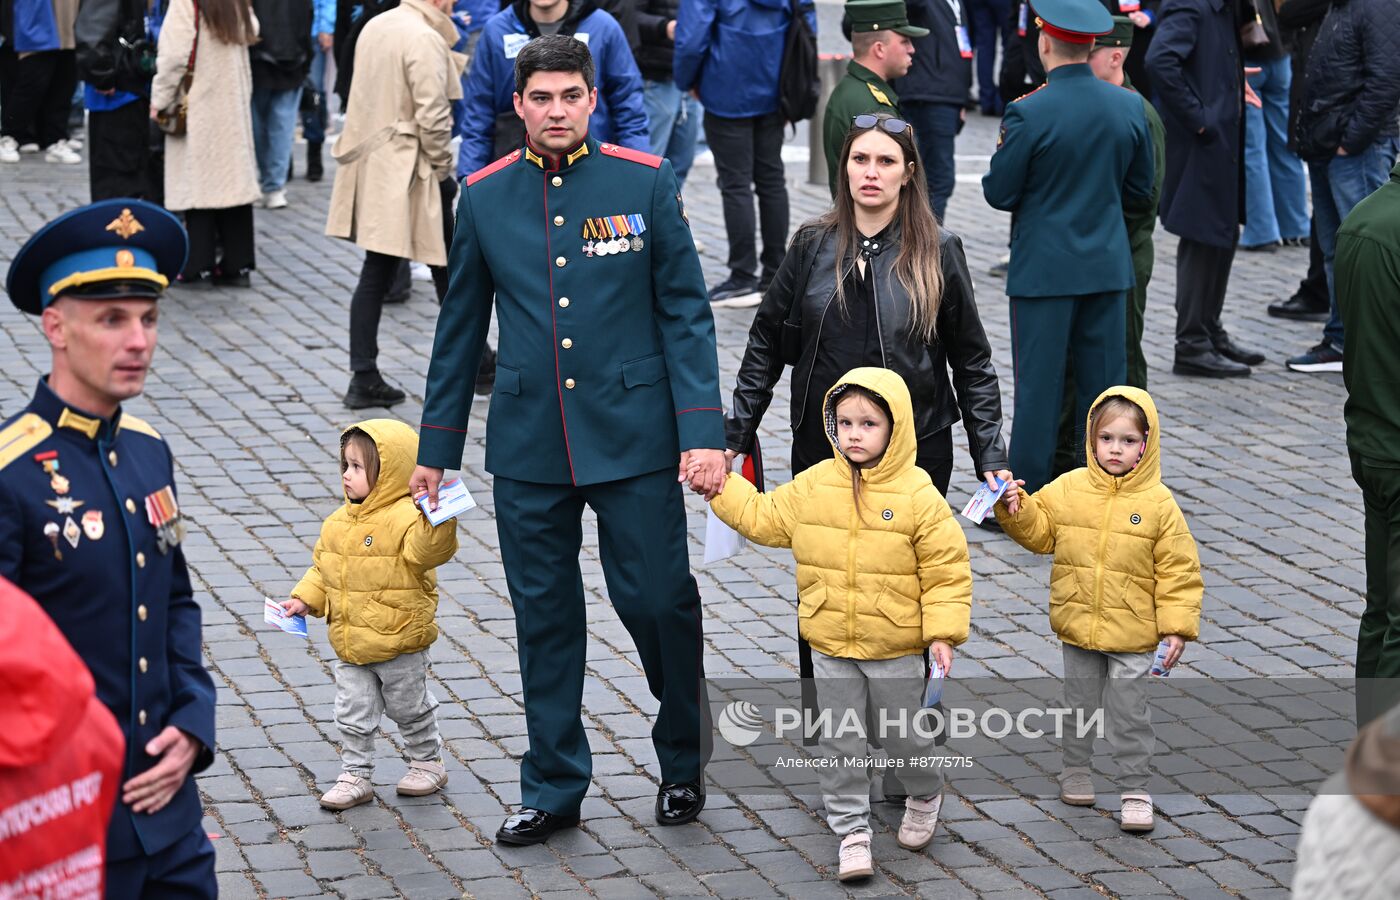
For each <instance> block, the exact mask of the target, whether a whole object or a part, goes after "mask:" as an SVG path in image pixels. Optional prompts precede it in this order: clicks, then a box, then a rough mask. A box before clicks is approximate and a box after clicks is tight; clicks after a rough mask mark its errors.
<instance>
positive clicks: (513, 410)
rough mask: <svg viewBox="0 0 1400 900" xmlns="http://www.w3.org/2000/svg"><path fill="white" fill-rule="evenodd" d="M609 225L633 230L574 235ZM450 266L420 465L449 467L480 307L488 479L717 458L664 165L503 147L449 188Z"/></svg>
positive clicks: (695, 282)
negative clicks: (492, 335)
mask: <svg viewBox="0 0 1400 900" xmlns="http://www.w3.org/2000/svg"><path fill="white" fill-rule="evenodd" d="M607 217H612V219H613V221H614V227H616V228H619V229H620V228H622V226H623V225H624V224H625V223H626V221H627V220H629V219H630V221H631V222H632V223H635V224H634V225H632V226H629V229H630V230H635V225H641V226H643V227H644V229H645V230H643V231H641V233H640V234H634V235H631V236H628V237H619V238H609V239H608V240H607V241H600V240H596V239H594V238H592V237H591V236H585V229H586V228H587V229H589V230H590V231H591V230H592V228H593V227H597V226H598V225H599V223H601V222H602V220H604V219H605V218H607ZM590 223H592V225H590ZM618 241H626V242H627V245H628V249H627V251H626V252H620V251H618V250H617V249H616V247H615V245H616V244H617V243H618ZM602 243H609V244H612V245H614V247H612V248H610V249H609V250H608V251H606V252H599V250H598V247H599V245H600V244H602ZM448 266H449V268H450V271H451V287H450V288H449V289H448V292H447V296H446V298H445V299H444V300H443V304H442V312H441V313H439V315H438V323H437V336H436V338H435V340H434V342H433V356H432V362H431V363H430V364H429V366H428V386H427V391H426V395H425V398H424V401H423V427H422V434H421V436H420V438H419V450H418V461H419V463H421V464H422V465H426V466H436V467H439V468H444V469H455V468H458V467H459V466H460V465H461V460H462V446H463V444H464V443H465V441H466V429H467V416H468V414H469V413H470V412H471V405H472V387H473V383H474V380H475V378H476V369H477V361H478V360H479V359H480V357H481V351H482V346H483V345H484V343H485V341H486V332H487V329H488V327H489V326H490V323H491V307H492V299H493V297H494V299H495V308H496V319H497V324H498V327H499V348H498V350H497V354H498V355H497V363H496V387H495V391H494V393H493V394H492V395H491V410H490V415H489V417H488V419H487V424H486V470H487V471H488V472H491V473H492V474H493V475H499V476H502V477H505V478H511V479H514V480H516V481H528V482H535V483H538V484H576V485H584V484H599V483H602V482H607V481H616V480H618V479H622V478H630V477H634V476H637V475H643V474H646V473H649V472H655V471H658V470H660V469H664V468H667V467H674V466H676V464H677V462H678V461H679V458H680V452H681V451H682V450H692V449H696V448H716V449H722V448H723V447H724V422H723V417H722V414H721V407H720V398H719V362H718V358H717V356H716V353H715V326H714V319H713V317H712V316H711V314H710V303H709V297H708V295H707V294H706V292H705V280H704V276H703V275H702V274H701V271H700V259H699V257H698V256H697V255H696V253H695V241H694V239H693V238H692V237H691V234H690V227H689V225H688V224H687V222H686V220H685V218H684V211H683V209H682V207H681V198H680V191H679V190H678V188H677V187H676V177H675V175H674V174H673V173H672V171H671V164H670V163H669V162H667V161H666V160H663V159H660V158H659V157H655V156H652V155H650V154H647V153H640V152H638V151H635V150H627V149H625V148H621V147H618V146H616V145H614V144H599V143H598V142H597V141H594V140H593V139H592V138H588V139H586V140H585V142H584V143H583V144H581V145H580V146H579V147H578V148H577V149H575V150H573V151H572V152H570V153H568V154H565V155H564V156H562V157H561V158H559V159H557V160H556V159H554V158H552V157H550V156H549V155H548V154H537V153H535V152H534V151H533V150H530V149H529V148H528V147H526V148H521V149H519V150H516V151H514V152H512V153H511V154H509V155H507V156H505V157H502V158H501V159H499V160H497V161H496V162H495V163H493V164H492V165H490V166H487V167H486V168H484V169H482V170H480V171H478V172H476V173H474V174H473V175H472V176H471V177H469V178H468V179H467V180H466V182H464V183H463V186H462V197H461V199H460V200H459V201H458V204H457V228H456V234H455V236H454V237H453V240H452V252H451V254H450V255H449V258H448Z"/></svg>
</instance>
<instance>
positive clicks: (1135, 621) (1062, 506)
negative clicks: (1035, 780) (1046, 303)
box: [996, 386, 1203, 831]
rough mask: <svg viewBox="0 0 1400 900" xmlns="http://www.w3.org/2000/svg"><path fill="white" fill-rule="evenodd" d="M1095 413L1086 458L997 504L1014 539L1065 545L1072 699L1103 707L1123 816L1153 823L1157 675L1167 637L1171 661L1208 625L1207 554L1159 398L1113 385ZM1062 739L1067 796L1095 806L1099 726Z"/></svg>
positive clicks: (1062, 626) (1054, 613) (1068, 695)
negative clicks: (1174, 482) (1189, 523)
mask: <svg viewBox="0 0 1400 900" xmlns="http://www.w3.org/2000/svg"><path fill="white" fill-rule="evenodd" d="M1088 424H1089V427H1088V431H1087V432H1086V433H1085V453H1086V458H1087V463H1088V466H1087V467H1086V468H1083V469H1075V470H1074V471H1072V472H1067V473H1065V474H1064V475H1061V476H1060V477H1059V478H1057V479H1055V480H1054V481H1052V482H1050V483H1049V484H1047V485H1046V486H1045V487H1043V488H1041V489H1040V490H1039V491H1036V492H1035V494H1034V495H1027V494H1026V492H1025V491H1024V490H1021V489H1020V484H1021V482H1017V487H1016V488H1015V489H1014V490H1008V491H1007V492H1006V495H1005V496H1003V497H1002V500H1001V502H999V503H998V504H997V507H996V514H997V519H998V521H1000V522H1001V525H1002V527H1003V528H1004V529H1005V531H1006V533H1007V534H1009V535H1010V536H1011V537H1012V538H1014V539H1015V541H1016V543H1018V544H1020V545H1021V546H1022V547H1025V548H1026V549H1027V550H1031V551H1033V552H1035V553H1054V554H1055V562H1054V565H1053V566H1052V568H1051V570H1050V627H1051V628H1053V629H1054V630H1055V634H1057V635H1058V636H1059V638H1060V640H1061V641H1062V642H1063V650H1064V665H1065V702H1066V705H1067V706H1069V707H1070V708H1071V709H1078V710H1095V709H1100V708H1101V709H1102V710H1103V714H1104V715H1103V720H1104V725H1105V727H1106V730H1107V732H1108V739H1109V743H1110V744H1111V745H1112V746H1113V758H1114V760H1115V761H1117V763H1118V768H1119V770H1120V774H1119V778H1118V782H1119V784H1118V786H1119V788H1120V789H1121V791H1122V808H1121V812H1120V814H1119V824H1120V825H1121V827H1122V829H1123V830H1124V831H1151V830H1152V827H1153V811H1152V797H1151V795H1149V794H1148V793H1147V780H1148V766H1149V763H1150V761H1151V759H1152V747H1153V744H1154V743H1155V741H1156V738H1155V736H1154V735H1153V732H1152V717H1151V711H1150V710H1149V708H1148V706H1147V678H1148V673H1149V671H1150V670H1151V667H1152V661H1153V656H1154V650H1155V649H1156V647H1157V644H1158V642H1159V641H1163V640H1165V641H1166V642H1167V644H1168V647H1169V652H1168V654H1167V657H1166V659H1165V661H1164V667H1165V668H1166V669H1170V668H1171V667H1172V666H1174V665H1175V664H1176V661H1177V660H1178V659H1180V658H1181V651H1182V647H1183V645H1184V644H1185V642H1186V641H1193V640H1195V639H1196V637H1197V634H1198V633H1199V630H1200V619H1201V594H1202V589H1203V588H1202V582H1201V562H1200V558H1199V557H1198V556H1197V554H1196V542H1195V540H1193V539H1192V537H1191V531H1190V529H1188V528H1187V527H1186V518H1185V516H1183V515H1182V514H1181V508H1180V507H1178V506H1177V505H1176V500H1174V499H1173V498H1172V495H1171V492H1170V491H1168V490H1167V488H1166V486H1165V485H1163V484H1162V478H1161V475H1162V469H1161V455H1160V450H1161V434H1160V428H1159V425H1158V419H1157V407H1156V406H1155V405H1154V404H1153V402H1152V398H1151V397H1149V396H1148V394H1147V392H1146V391H1143V390H1139V389H1137V388H1133V387H1121V386H1120V387H1112V388H1109V389H1108V390H1106V391H1104V392H1103V393H1102V394H1100V395H1099V397H1098V399H1097V400H1095V401H1094V405H1093V406H1092V407H1090V410H1089V423H1088ZM1088 718H1089V716H1088V715H1086V716H1085V719H1086V720H1087V719H1088ZM1063 740H1064V768H1063V770H1062V771H1061V772H1060V776H1059V782H1060V799H1061V800H1063V801H1064V802H1065V803H1068V804H1071V805H1073V806H1092V805H1093V804H1094V782H1093V779H1092V777H1091V775H1090V769H1089V763H1090V759H1091V756H1092V751H1093V743H1094V737H1093V735H1092V734H1090V735H1087V736H1084V737H1079V736H1078V735H1077V732H1075V731H1074V730H1073V729H1071V730H1070V731H1069V732H1067V733H1066V734H1065V735H1064V738H1063Z"/></svg>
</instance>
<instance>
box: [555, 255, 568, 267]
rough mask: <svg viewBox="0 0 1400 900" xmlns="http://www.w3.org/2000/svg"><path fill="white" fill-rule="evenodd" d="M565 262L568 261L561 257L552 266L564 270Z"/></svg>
mask: <svg viewBox="0 0 1400 900" xmlns="http://www.w3.org/2000/svg"><path fill="white" fill-rule="evenodd" d="M566 262H568V260H567V259H565V258H564V257H562V256H561V257H559V258H558V259H556V260H555V261H554V264H555V265H556V266H558V267H559V268H561V269H562V268H564V263H566Z"/></svg>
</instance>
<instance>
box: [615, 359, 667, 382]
mask: <svg viewBox="0 0 1400 900" xmlns="http://www.w3.org/2000/svg"><path fill="white" fill-rule="evenodd" d="M665 377H666V357H665V356H664V355H663V354H660V353H653V354H652V355H651V356H643V357H642V358H641V359H633V360H629V361H628V362H625V363H623V364H622V386H623V387H629V388H634V387H638V386H640V385H644V384H656V383H657V382H658V381H660V380H661V379H663V378H665Z"/></svg>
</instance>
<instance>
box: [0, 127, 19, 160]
mask: <svg viewBox="0 0 1400 900" xmlns="http://www.w3.org/2000/svg"><path fill="white" fill-rule="evenodd" d="M17 162H19V142H18V141H16V140H15V139H14V138H12V137H10V136H9V135H8V134H7V135H5V136H4V137H0V163H17Z"/></svg>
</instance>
